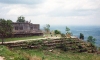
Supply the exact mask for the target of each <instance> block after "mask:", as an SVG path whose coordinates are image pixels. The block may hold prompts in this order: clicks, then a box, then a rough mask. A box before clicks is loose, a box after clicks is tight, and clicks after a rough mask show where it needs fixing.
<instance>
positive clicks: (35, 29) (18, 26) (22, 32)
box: [12, 22, 43, 37]
mask: <svg viewBox="0 0 100 60" xmlns="http://www.w3.org/2000/svg"><path fill="white" fill-rule="evenodd" d="M12 26H13V31H12V33H13V36H15V37H16V36H32V35H38V36H39V35H43V33H42V31H41V30H40V25H39V24H32V23H29V22H15V23H12Z"/></svg>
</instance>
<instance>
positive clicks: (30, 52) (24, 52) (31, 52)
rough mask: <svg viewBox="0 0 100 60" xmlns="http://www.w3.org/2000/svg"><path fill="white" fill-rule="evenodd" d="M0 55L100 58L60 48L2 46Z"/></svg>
mask: <svg viewBox="0 0 100 60" xmlns="http://www.w3.org/2000/svg"><path fill="white" fill-rule="evenodd" d="M0 56H3V57H5V60H99V59H100V57H99V56H100V55H97V54H94V53H93V54H90V53H72V52H68V51H67V52H65V51H62V50H60V49H54V50H53V51H49V50H40V49H21V48H10V49H8V48H7V47H5V46H0Z"/></svg>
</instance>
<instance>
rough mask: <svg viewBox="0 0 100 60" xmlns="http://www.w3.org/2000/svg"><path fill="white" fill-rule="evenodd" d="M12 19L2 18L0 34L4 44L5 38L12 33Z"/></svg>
mask: <svg viewBox="0 0 100 60" xmlns="http://www.w3.org/2000/svg"><path fill="white" fill-rule="evenodd" d="M11 24H12V21H11V20H5V19H0V36H1V39H2V44H3V42H4V38H5V37H6V36H8V35H9V34H12V25H11Z"/></svg>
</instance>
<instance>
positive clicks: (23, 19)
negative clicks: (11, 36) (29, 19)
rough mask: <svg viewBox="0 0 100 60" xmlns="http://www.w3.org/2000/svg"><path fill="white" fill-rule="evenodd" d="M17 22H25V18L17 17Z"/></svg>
mask: <svg viewBox="0 0 100 60" xmlns="http://www.w3.org/2000/svg"><path fill="white" fill-rule="evenodd" d="M17 22H25V17H23V16H19V17H18V19H17Z"/></svg>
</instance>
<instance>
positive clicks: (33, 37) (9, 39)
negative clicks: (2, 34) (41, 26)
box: [0, 36, 43, 42]
mask: <svg viewBox="0 0 100 60" xmlns="http://www.w3.org/2000/svg"><path fill="white" fill-rule="evenodd" d="M42 37H43V36H31V37H20V38H6V39H4V41H16V40H27V39H36V38H42ZM0 42H1V39H0Z"/></svg>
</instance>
